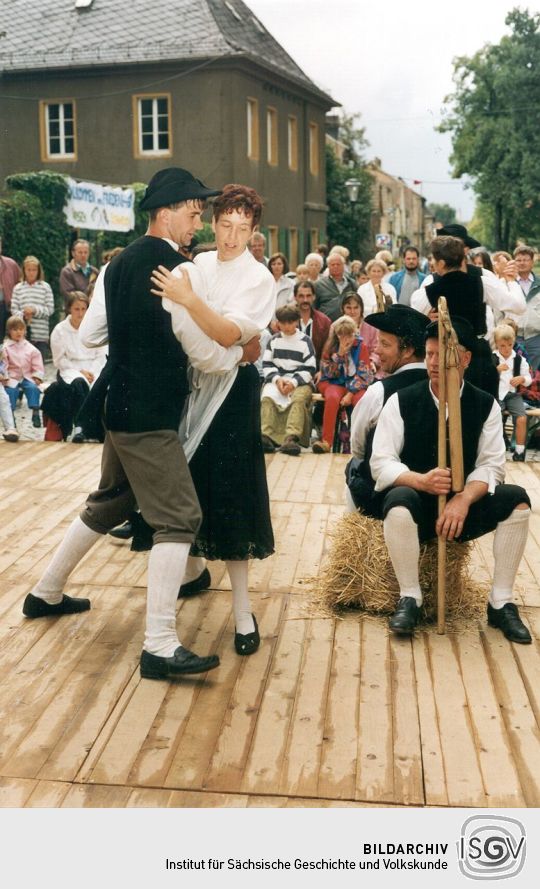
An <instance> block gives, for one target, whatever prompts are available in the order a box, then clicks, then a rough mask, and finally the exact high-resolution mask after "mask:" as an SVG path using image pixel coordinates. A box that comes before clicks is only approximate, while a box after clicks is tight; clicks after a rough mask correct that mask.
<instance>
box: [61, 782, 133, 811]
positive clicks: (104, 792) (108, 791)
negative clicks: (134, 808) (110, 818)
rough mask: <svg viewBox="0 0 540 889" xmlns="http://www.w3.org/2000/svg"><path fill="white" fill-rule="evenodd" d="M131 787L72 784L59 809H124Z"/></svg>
mask: <svg viewBox="0 0 540 889" xmlns="http://www.w3.org/2000/svg"><path fill="white" fill-rule="evenodd" d="M130 796H131V787H105V786H99V785H97V784H94V785H93V784H73V785H72V787H71V789H70V791H69V793H67V794H66V796H65V797H64V800H63V802H62V805H61V806H60V808H61V809H124V808H125V807H126V806H127V804H128V801H129V798H130Z"/></svg>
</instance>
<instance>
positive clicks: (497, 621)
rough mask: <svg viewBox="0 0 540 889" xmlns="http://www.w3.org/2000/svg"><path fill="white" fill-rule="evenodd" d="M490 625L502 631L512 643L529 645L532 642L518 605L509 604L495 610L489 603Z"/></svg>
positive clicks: (488, 615)
mask: <svg viewBox="0 0 540 889" xmlns="http://www.w3.org/2000/svg"><path fill="white" fill-rule="evenodd" d="M487 617H488V624H489V625H490V627H496V628H497V629H498V630H502V631H503V633H504V635H505V636H506V638H507V639H509V640H510V642H521V643H523V644H524V645H528V644H529V643H530V642H532V639H531V634H530V633H529V631H528V629H527V627H526V626H525V624H524V623H523V621H522V620H521V618H520V616H519V611H518V607H517V605H514V603H513V602H507V603H506V605H503V607H502V608H493V606H492V605H490V604H489V602H488V607H487Z"/></svg>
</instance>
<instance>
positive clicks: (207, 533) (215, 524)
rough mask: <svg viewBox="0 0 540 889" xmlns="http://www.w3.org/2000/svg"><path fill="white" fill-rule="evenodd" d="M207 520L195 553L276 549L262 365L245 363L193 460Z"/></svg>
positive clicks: (237, 555)
mask: <svg viewBox="0 0 540 889" xmlns="http://www.w3.org/2000/svg"><path fill="white" fill-rule="evenodd" d="M189 468H190V470H191V475H192V477H193V482H194V484H195V489H196V491H197V496H198V498H199V502H200V504H201V509H202V514H203V520H202V525H201V528H200V531H199V533H198V535H197V539H196V541H195V543H194V544H193V546H192V549H191V554H192V555H193V556H204V557H205V558H207V559H211V560H212V559H223V560H230V561H243V560H245V559H265V558H266V557H267V556H270V555H271V554H272V553H273V552H274V535H273V532H272V522H271V519H270V500H269V496H268V486H267V483H266V465H265V462H264V454H263V449H262V443H261V386H260V380H259V374H258V372H257V369H256V368H255V367H254V366H253V365H252V364H250V365H247V366H246V367H240V368H239V369H238V375H237V377H236V380H235V381H234V384H233V387H232V389H231V390H230V392H229V394H228V395H227V398H226V399H225V401H224V402H223V404H222V405H221V407H220V408H219V410H218V412H217V413H216V415H215V417H214V419H213V421H212V423H211V425H210V427H209V428H208V430H207V432H206V434H205V436H204V438H203V440H202V441H201V443H200V445H199V447H198V448H197V451H196V452H195V454H194V455H193V458H192V460H191V462H190V464H189Z"/></svg>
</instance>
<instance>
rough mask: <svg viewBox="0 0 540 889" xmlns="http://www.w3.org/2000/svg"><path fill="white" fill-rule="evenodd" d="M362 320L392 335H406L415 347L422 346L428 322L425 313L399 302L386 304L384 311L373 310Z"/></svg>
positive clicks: (419, 347) (420, 347)
mask: <svg viewBox="0 0 540 889" xmlns="http://www.w3.org/2000/svg"><path fill="white" fill-rule="evenodd" d="M364 321H365V322H366V324H371V326H372V327H376V328H377V330H383V331H384V332H385V333H393V334H394V336H401V337H406V338H407V339H408V340H410V342H411V345H412V346H413V347H414V348H415V349H422V348H423V346H424V331H425V329H426V327H427V325H428V324H429V318H428V317H427V315H423V314H422V312H417V311H416V309H411V307H410V306H402V305H400V304H399V303H395V304H393V305H391V306H388V308H387V310H386V312H373V314H372V315H368V316H367V317H366V318H364Z"/></svg>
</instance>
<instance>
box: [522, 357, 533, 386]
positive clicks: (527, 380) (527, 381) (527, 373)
mask: <svg viewBox="0 0 540 889" xmlns="http://www.w3.org/2000/svg"><path fill="white" fill-rule="evenodd" d="M519 376H520V377H523V385H524V386H530V385H531V383H532V376H531V367H530V364H529V362H528V361H526V360H525V358H524V357H523V355H522V356H521V362H520V365H519Z"/></svg>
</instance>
